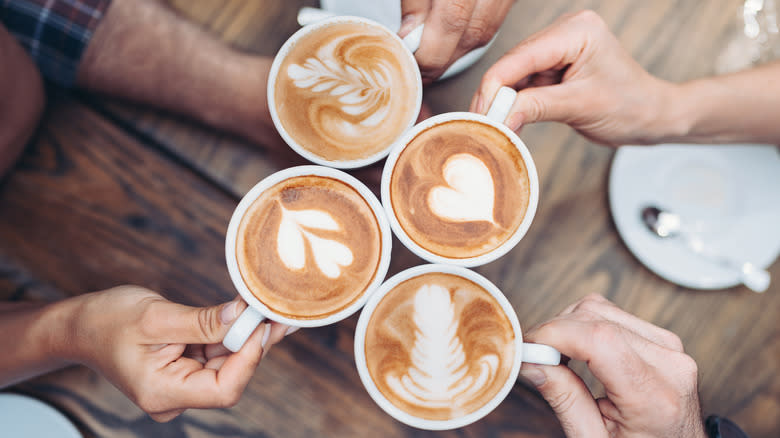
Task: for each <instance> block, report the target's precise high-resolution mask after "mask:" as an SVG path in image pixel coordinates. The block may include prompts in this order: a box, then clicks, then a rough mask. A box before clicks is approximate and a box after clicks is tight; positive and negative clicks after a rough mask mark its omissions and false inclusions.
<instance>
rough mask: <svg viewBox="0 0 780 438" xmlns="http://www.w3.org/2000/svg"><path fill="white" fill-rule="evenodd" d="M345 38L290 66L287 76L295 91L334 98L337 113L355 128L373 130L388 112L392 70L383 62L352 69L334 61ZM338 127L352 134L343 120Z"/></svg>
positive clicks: (352, 67) (348, 124)
mask: <svg viewBox="0 0 780 438" xmlns="http://www.w3.org/2000/svg"><path fill="white" fill-rule="evenodd" d="M345 38H347V37H343V38H340V39H337V40H335V41H332V42H331V43H330V44H328V45H326V46H325V47H323V48H322V49H320V50H319V52H318V53H317V56H316V57H312V58H309V59H307V60H306V62H304V64H303V65H298V64H292V65H290V67H288V69H287V74H288V75H289V76H290V78H291V79H292V80H293V83H294V84H295V86H296V87H298V88H307V89H310V90H311V91H313V92H315V93H324V94H327V95H329V96H331V97H334V98H336V101H337V102H338V103H339V104H340V105H338V109H339V110H340V111H343V112H344V113H346V114H349V115H350V116H357V117H358V118H357V119H356V120H357V124H359V125H362V126H366V127H374V126H377V125H379V124H380V123H382V121H383V120H385V118H386V117H387V114H388V111H389V110H390V102H389V98H388V93H389V92H390V88H389V87H390V83H391V80H390V78H391V74H392V73H391V68H392V67H391V66H390V65H388V64H387V62H385V61H383V60H378V61H377V63H376V64H373V65H370V66H352V65H348V64H344V63H343V61H342V62H339V61H337V60H336V54H335V52H336V50H337V49H338V48H339V47H340V45H341V41H342V40H343V39H345ZM339 125H340V128H341V129H342V130H343V131H344V132H345V133H348V132H350V131H353V130H355V128H354V127H353V126H352V125H353V123H350V122H349V121H347V120H342V121H341V122H340V124H339Z"/></svg>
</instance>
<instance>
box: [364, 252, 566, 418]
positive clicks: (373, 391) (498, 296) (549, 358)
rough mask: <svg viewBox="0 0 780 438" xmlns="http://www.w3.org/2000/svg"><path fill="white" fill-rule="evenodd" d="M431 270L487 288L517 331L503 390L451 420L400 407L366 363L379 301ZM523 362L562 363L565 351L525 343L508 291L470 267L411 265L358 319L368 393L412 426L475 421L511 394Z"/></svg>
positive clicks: (379, 292) (373, 298)
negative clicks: (371, 324)
mask: <svg viewBox="0 0 780 438" xmlns="http://www.w3.org/2000/svg"><path fill="white" fill-rule="evenodd" d="M428 273H446V274H452V275H457V276H460V277H463V278H465V279H468V280H470V281H472V282H474V283H476V284H477V285H479V286H481V287H482V288H483V289H485V290H486V291H488V292H489V293H490V294H491V295H492V296H493V298H494V299H495V300H496V301H497V302H498V303H499V304H500V305H501V308H502V309H503V311H504V313H505V314H506V316H507V318H508V319H509V321H510V322H511V324H512V329H513V330H514V332H515V351H516V352H517V354H516V355H515V361H514V363H513V364H512V370H511V371H510V373H509V376H508V377H507V380H506V382H505V383H504V385H503V386H502V387H501V390H500V391H499V392H498V393H497V394H496V395H495V396H494V397H493V398H492V399H490V401H488V402H487V403H485V404H484V405H483V406H482V407H481V408H479V409H477V410H476V411H474V412H472V413H470V414H468V415H465V416H463V417H459V418H454V419H451V420H429V419H425V418H420V417H415V416H414V415H411V414H410V413H408V412H406V411H404V410H402V409H400V408H398V407H397V406H395V405H394V404H392V403H391V402H390V401H389V400H388V399H387V398H386V397H385V396H384V395H383V394H382V393H381V391H379V389H377V387H376V384H375V383H374V381H373V379H372V378H371V374H370V372H369V371H368V366H367V364H366V356H365V341H366V329H367V328H368V323H369V321H370V320H371V316H372V315H373V313H374V310H375V309H376V307H377V305H379V303H380V301H382V298H384V297H385V295H387V294H388V293H389V292H390V291H392V290H393V288H395V287H396V286H398V285H399V284H400V283H402V282H404V281H406V280H408V279H410V278H414V277H417V276H420V275H423V274H428ZM523 362H528V363H535V364H542V365H558V364H560V362H561V353H560V352H558V350H556V349H555V348H553V347H550V346H548V345H542V344H531V343H524V342H523V335H522V331H521V329H520V323H519V322H518V320H517V314H516V313H515V310H514V308H513V307H512V304H511V303H510V302H509V300H507V299H506V297H505V296H504V294H503V293H502V292H501V291H500V290H499V289H498V287H496V285H494V284H493V283H491V282H490V280H488V279H487V278H485V277H483V276H481V275H479V274H477V273H476V272H474V271H472V270H470V269H466V268H463V267H460V266H452V265H438V264H431V265H421V266H415V267H413V268H409V269H407V270H405V271H402V272H400V273H398V274H396V275H394V276H392V277H390V278H389V279H388V280H387V281H386V282H385V283H383V284H382V285H381V286H380V287H379V289H377V290H376V292H374V293H372V294H371V297H370V298H369V300H368V301H367V302H366V304H365V306H364V307H363V311H362V312H361V313H360V319H359V320H358V324H357V328H356V330H355V363H356V365H357V369H358V374H359V375H360V380H361V381H362V382H363V386H365V388H366V390H367V391H368V394H369V395H370V396H371V398H372V399H374V401H375V402H376V403H377V404H378V405H379V406H380V407H381V408H382V409H383V410H384V411H385V412H387V413H388V414H390V415H391V416H392V417H393V418H395V419H396V420H398V421H400V422H402V423H405V424H408V425H409V426H413V427H417V428H420V429H428V430H447V429H455V428H458V427H463V426H466V425H468V424H471V423H473V422H475V421H477V420H479V419H481V418H482V417H484V416H485V415H487V414H489V413H490V412H491V411H493V409H495V408H496V407H497V406H498V405H499V404H500V403H501V402H502V401H503V400H504V398H506V396H507V394H509V391H510V390H511V389H512V386H514V384H515V382H516V381H517V376H518V373H519V372H520V366H521V365H522V363H523Z"/></svg>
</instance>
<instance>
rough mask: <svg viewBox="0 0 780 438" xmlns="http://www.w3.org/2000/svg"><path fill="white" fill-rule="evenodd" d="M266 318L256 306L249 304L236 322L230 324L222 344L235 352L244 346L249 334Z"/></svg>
mask: <svg viewBox="0 0 780 438" xmlns="http://www.w3.org/2000/svg"><path fill="white" fill-rule="evenodd" d="M265 320H266V317H265V316H263V315H262V314H261V313H260V312H258V311H257V310H255V308H253V307H251V306H248V307H247V308H246V309H244V311H243V312H241V315H239V316H238V319H236V322H234V323H233V325H232V326H230V330H228V332H227V334H226V335H225V339H223V340H222V345H224V346H225V348H227V349H228V350H230V351H232V352H233V353H235V352H237V351H238V350H240V349H241V347H243V346H244V343H245V342H246V340H247V339H249V336H251V335H252V333H253V332H254V331H255V329H256V328H257V326H258V325H260V323H261V322H263V321H265ZM266 330H267V329H266Z"/></svg>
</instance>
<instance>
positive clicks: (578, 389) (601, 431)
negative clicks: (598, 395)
mask: <svg viewBox="0 0 780 438" xmlns="http://www.w3.org/2000/svg"><path fill="white" fill-rule="evenodd" d="M520 375H521V376H523V377H524V378H526V379H527V380H528V381H529V382H531V384H532V385H534V386H535V387H536V389H538V390H539V392H540V393H541V394H542V397H544V399H545V400H547V403H549V404H550V407H552V409H553V411H554V412H555V415H556V416H557V417H558V420H559V421H560V422H561V426H562V427H563V431H564V432H565V434H566V436H567V437H569V438H572V437H607V436H609V435H608V434H607V430H606V429H605V427H604V422H603V421H602V419H601V413H600V412H599V408H598V406H597V405H596V401H595V400H594V399H593V396H592V395H591V393H590V391H589V390H588V387H587V386H585V383H584V382H583V381H582V379H580V378H579V377H578V376H577V375H576V374H574V372H573V371H572V370H570V369H569V368H568V367H566V366H555V367H551V366H540V365H531V364H527V363H524V364H523V366H522V368H521V369H520Z"/></svg>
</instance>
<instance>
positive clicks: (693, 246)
mask: <svg viewBox="0 0 780 438" xmlns="http://www.w3.org/2000/svg"><path fill="white" fill-rule="evenodd" d="M641 214H642V222H644V224H645V225H646V226H647V228H648V229H650V231H652V232H653V234H655V235H656V236H658V237H661V238H678V239H680V240H682V242H683V243H684V244H685V247H686V248H688V249H689V250H690V251H691V252H693V253H695V254H697V255H699V256H702V257H704V258H706V259H707V260H709V261H711V262H713V263H716V264H718V265H720V266H722V267H724V268H727V269H731V270H734V271H736V272H738V273H739V279H740V281H741V282H742V283H743V284H744V285H745V286H747V287H748V289H750V290H752V291H754V292H764V291H765V290H767V289H768V288H769V282H770V276H769V272H767V271H766V270H765V269H761V268H759V267H758V266H756V265H754V264H753V263H750V262H738V261H736V260H732V259H730V258H728V257H724V256H722V255H718V254H712V253H710V252H708V251H706V250H705V249H704V245H703V244H702V242H701V240H699V239H698V238H696V237H694V236H692V235H690V234H688V233H687V232H685V228H684V226H683V221H682V219H681V218H680V216H678V215H676V214H674V213H671V212H668V211H664V210H661V209H660V208H658V207H656V206H654V205H650V206H647V207H645V208H643V209H642V213H641Z"/></svg>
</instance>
